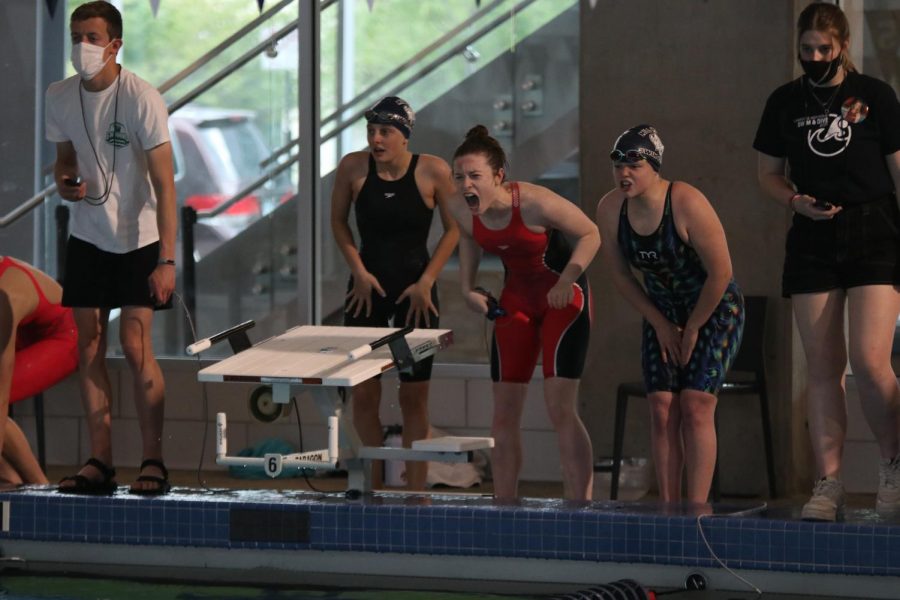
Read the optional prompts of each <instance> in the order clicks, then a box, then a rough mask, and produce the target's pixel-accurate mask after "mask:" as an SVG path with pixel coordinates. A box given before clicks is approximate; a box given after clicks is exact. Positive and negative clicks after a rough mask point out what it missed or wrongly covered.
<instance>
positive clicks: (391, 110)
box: [366, 96, 416, 139]
mask: <svg viewBox="0 0 900 600" xmlns="http://www.w3.org/2000/svg"><path fill="white" fill-rule="evenodd" d="M366 121H367V122H369V123H374V124H376V125H393V126H394V127H396V128H397V129H399V130H400V133H402V134H403V135H404V137H406V139H409V134H410V133H412V128H413V126H414V125H415V124H416V113H414V112H413V109H412V107H410V105H409V103H408V102H407V101H406V100H403V99H402V98H398V97H397V96H387V97H385V98H382V99H381V100H379V101H378V103H377V104H376V105H375V106H373V107H372V108H370V109H369V110H367V111H366Z"/></svg>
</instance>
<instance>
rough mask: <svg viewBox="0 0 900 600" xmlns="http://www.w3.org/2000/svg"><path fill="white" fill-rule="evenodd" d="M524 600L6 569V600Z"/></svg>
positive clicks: (2, 594)
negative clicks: (61, 574)
mask: <svg viewBox="0 0 900 600" xmlns="http://www.w3.org/2000/svg"><path fill="white" fill-rule="evenodd" d="M219 598H221V599H223V600H224V599H227V600H388V599H390V600H519V599H525V598H534V597H533V596H507V595H497V594H477V593H454V592H440V591H428V590H425V591H422V590H419V591H403V590H376V591H366V590H341V589H316V590H312V589H310V590H306V589H291V588H284V587H278V588H265V587H251V586H243V585H234V586H231V585H228V586H224V585H198V584H180V583H158V582H140V581H129V580H124V579H93V578H88V577H59V576H49V575H46V576H43V575H42V576H34V575H10V574H7V573H4V572H2V571H0V600H119V599H127V600H206V599H209V600H212V599H219Z"/></svg>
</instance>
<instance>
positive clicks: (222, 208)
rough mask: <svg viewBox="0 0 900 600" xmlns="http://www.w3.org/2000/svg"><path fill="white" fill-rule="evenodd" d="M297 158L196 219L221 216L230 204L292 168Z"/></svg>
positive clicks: (265, 174)
mask: <svg viewBox="0 0 900 600" xmlns="http://www.w3.org/2000/svg"><path fill="white" fill-rule="evenodd" d="M298 158H299V157H298V156H292V157H291V158H290V159H289V160H286V161H285V162H284V163H282V164H280V165H278V166H277V167H275V168H274V169H272V170H271V171H269V172H267V173H264V174H263V175H262V176H260V177H259V178H257V179H256V180H254V181H252V182H250V183H248V184H247V185H246V186H245V187H244V189H242V190H241V191H239V192H238V193H237V194H235V195H234V196H232V197H231V198H229V199H228V200H227V201H225V202H223V203H222V204H219V205H218V206H216V208H214V209H213V210H211V211H209V212H202V213H200V212H198V213H197V219H211V218H213V217H215V216H217V215H220V214H222V213H223V212H225V211H226V210H228V209H229V208H231V205H232V204H234V203H235V202H237V201H238V200H241V199H242V198H244V197H245V196H247V195H248V194H249V193H250V192H252V191H254V190H256V188H258V187H260V186H261V185H262V184H264V183H265V182H267V181H269V180H270V179H272V178H273V177H275V176H276V175H280V174H281V173H282V172H283V171H286V170H287V169H289V168H290V167H292V166H293V165H294V163H295V162H297V160H298Z"/></svg>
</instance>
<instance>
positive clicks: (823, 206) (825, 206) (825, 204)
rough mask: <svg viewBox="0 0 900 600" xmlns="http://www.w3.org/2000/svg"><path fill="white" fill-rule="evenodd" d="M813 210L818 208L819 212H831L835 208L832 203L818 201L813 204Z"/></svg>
mask: <svg viewBox="0 0 900 600" xmlns="http://www.w3.org/2000/svg"><path fill="white" fill-rule="evenodd" d="M812 205H813V208H817V209H819V210H831V209H832V208H834V204H832V203H831V202H826V201H825V200H816V201H815V202H813V203H812Z"/></svg>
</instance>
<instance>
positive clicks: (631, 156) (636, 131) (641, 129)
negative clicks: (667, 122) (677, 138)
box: [609, 125, 665, 171]
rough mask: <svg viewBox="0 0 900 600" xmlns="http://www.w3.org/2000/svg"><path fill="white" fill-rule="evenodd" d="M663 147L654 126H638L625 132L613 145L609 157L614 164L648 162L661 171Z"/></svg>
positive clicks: (655, 169) (654, 168)
mask: <svg viewBox="0 0 900 600" xmlns="http://www.w3.org/2000/svg"><path fill="white" fill-rule="evenodd" d="M663 150H665V146H663V143H662V140H661V139H659V133H657V131H656V128H655V127H653V126H652V125H637V126H635V127H632V128H631V129H628V130H627V131H625V132H623V133H622V135H620V136H619V137H618V139H617V140H616V143H615V144H614V145H613V150H612V152H611V153H610V155H609V157H610V158H611V159H612V161H613V162H624V163H636V162H638V161H639V160H641V159H644V160H646V161H647V162H648V163H650V166H651V167H653V170H654V171H659V168H660V167H661V166H662V157H663Z"/></svg>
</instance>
